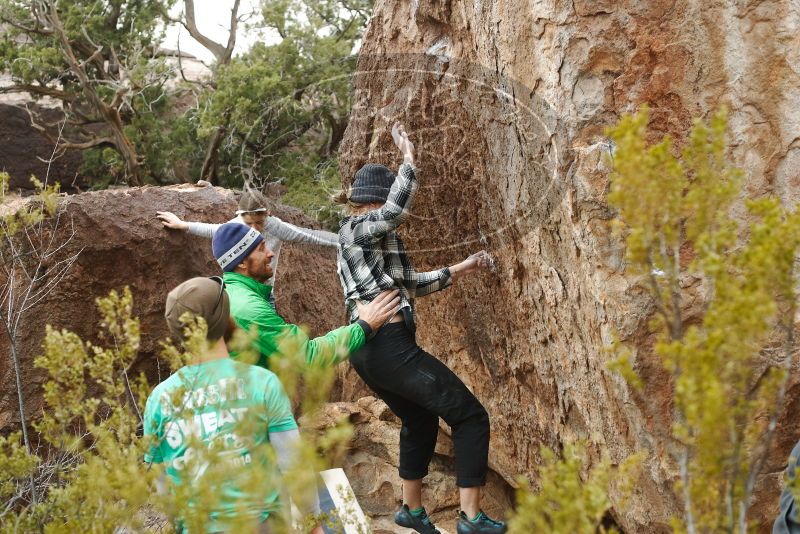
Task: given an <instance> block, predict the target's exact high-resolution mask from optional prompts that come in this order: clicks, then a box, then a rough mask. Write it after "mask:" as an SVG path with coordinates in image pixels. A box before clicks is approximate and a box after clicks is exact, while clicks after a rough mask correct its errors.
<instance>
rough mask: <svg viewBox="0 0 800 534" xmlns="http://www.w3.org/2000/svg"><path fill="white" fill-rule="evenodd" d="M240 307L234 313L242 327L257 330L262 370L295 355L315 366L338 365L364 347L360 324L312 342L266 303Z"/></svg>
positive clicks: (256, 301) (251, 302)
mask: <svg viewBox="0 0 800 534" xmlns="http://www.w3.org/2000/svg"><path fill="white" fill-rule="evenodd" d="M237 307H238V306H237ZM239 308H240V309H239V310H231V311H232V312H233V315H234V319H235V320H236V322H237V324H238V325H239V326H240V327H242V328H243V329H245V330H248V331H253V330H255V333H256V339H255V345H256V348H257V349H258V351H259V352H260V353H261V358H260V359H259V362H258V365H260V366H261V367H268V365H267V361H268V360H269V358H271V357H273V356H280V357H290V356H292V355H298V357H300V358H302V359H303V360H304V361H305V362H306V363H307V364H311V365H323V366H324V365H334V364H336V363H339V362H340V361H342V360H344V359H346V358H348V357H349V356H350V354H351V353H353V352H355V351H357V350H358V349H360V348H361V347H362V346H363V345H364V341H365V337H364V330H363V329H362V328H361V326H359V325H358V324H351V325H349V326H343V327H341V328H337V329H335V330H331V331H330V332H328V333H327V334H325V335H324V336H320V337H317V338H314V339H311V338H309V337H308V334H307V333H306V330H305V329H303V328H301V327H299V326H297V325H293V324H288V323H287V322H286V321H284V320H283V318H282V317H281V316H280V315H278V314H277V313H275V310H274V309H273V308H272V306H270V305H269V304H268V303H267V302H266V301H264V300H261V299H258V298H252V299H247V302H246V303H245V306H241V307H239Z"/></svg>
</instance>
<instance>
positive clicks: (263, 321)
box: [211, 222, 400, 367]
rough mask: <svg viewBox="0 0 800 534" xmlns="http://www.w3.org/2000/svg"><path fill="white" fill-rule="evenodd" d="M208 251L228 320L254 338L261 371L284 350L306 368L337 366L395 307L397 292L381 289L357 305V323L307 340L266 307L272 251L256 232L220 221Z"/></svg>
mask: <svg viewBox="0 0 800 534" xmlns="http://www.w3.org/2000/svg"><path fill="white" fill-rule="evenodd" d="M211 248H212V249H213V252H214V257H215V258H216V259H217V263H218V264H219V266H220V267H221V268H222V270H223V271H224V273H223V278H224V279H225V291H226V292H227V293H228V295H229V296H230V299H231V316H232V317H233V319H234V320H235V321H236V324H237V325H238V326H239V327H240V328H243V329H244V330H247V331H250V330H251V329H252V330H255V332H256V334H257V336H256V339H255V341H254V344H255V348H256V349H257V350H258V352H259V353H260V359H259V361H258V362H256V363H257V364H258V365H259V366H261V367H269V365H268V363H269V358H270V357H272V356H279V357H280V356H281V355H285V354H287V353H289V352H291V353H292V354H299V355H300V356H301V357H302V358H303V360H304V361H305V363H307V364H312V365H332V364H334V363H338V362H340V361H342V360H344V359H345V358H347V357H349V356H350V354H352V353H353V352H355V351H357V350H358V349H360V348H361V347H362V346H363V345H364V342H365V341H366V339H367V337H369V336H370V335H371V334H372V332H374V331H377V330H378V329H379V328H380V327H381V326H382V325H383V324H384V323H385V322H386V321H387V320H389V318H391V317H392V316H393V315H394V314H395V313H396V312H397V311H398V310H399V309H400V297H399V291H398V290H396V289H395V290H390V291H384V292H383V293H381V294H380V295H378V296H377V297H376V298H375V299H374V300H372V301H371V302H370V303H369V304H364V305H361V304H359V315H358V316H359V319H358V320H357V321H356V322H354V323H353V324H350V325H347V326H342V327H340V328H336V329H334V330H331V331H330V332H328V333H327V334H325V335H324V336H320V337H318V338H314V339H312V338H309V337H308V335H306V333H305V332H304V331H303V330H302V329H301V328H300V327H299V326H297V325H293V324H289V323H287V322H286V321H284V320H283V318H282V317H281V316H280V315H278V314H277V313H275V308H273V307H272V305H271V304H270V303H269V296H270V292H271V291H272V286H270V285H268V284H266V282H267V281H269V279H270V278H271V277H272V265H271V262H272V257H273V252H272V251H271V250H270V249H269V247H267V245H266V242H265V241H264V238H263V236H262V235H261V234H260V233H259V232H258V231H257V230H254V229H252V228H250V227H248V226H246V225H244V224H240V223H236V222H230V223H225V224H223V225H222V226H220V227H219V228H217V230H216V232H214V237H213V239H212V241H211ZM308 291H314V288H313V287H310V288H308Z"/></svg>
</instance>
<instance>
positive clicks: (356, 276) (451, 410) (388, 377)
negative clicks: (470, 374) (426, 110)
mask: <svg viewBox="0 0 800 534" xmlns="http://www.w3.org/2000/svg"><path fill="white" fill-rule="evenodd" d="M392 138H393V139H394V142H395V144H396V145H397V147H398V148H399V149H400V151H401V152H402V154H403V164H402V165H401V166H400V169H399V171H398V173H397V175H396V176H395V174H394V173H393V172H392V171H390V170H389V169H388V168H387V167H385V166H383V165H376V164H367V165H364V166H363V167H362V168H361V169H359V171H358V172H357V173H356V177H355V182H354V183H353V185H352V187H351V188H350V190H349V194H348V192H342V193H341V194H340V195H339V196H338V197H337V199H336V200H337V202H340V203H345V204H347V206H348V211H349V213H350V215H349V216H347V217H345V218H344V219H343V220H342V221H341V223H340V229H339V255H338V261H339V267H338V270H339V277H340V280H341V282H342V287H343V289H344V294H345V303H346V306H347V311H348V314H349V318H350V321H351V322H354V321H356V320H358V318H359V308H360V307H361V306H362V305H363V304H362V303H363V302H369V301H371V300H372V299H374V298H376V297H377V296H378V295H379V294H380V293H381V292H382V291H385V290H388V289H399V290H400V297H401V300H400V311H399V312H397V314H395V315H394V316H393V317H392V318H391V319H389V321H388V322H387V323H386V324H385V325H384V326H382V327H381V328H380V329H378V330H377V332H376V333H375V334H374V336H373V337H372V338H371V339H369V340H368V341H367V343H366V344H365V345H364V346H363V347H362V348H361V349H360V350H358V351H357V352H355V353H354V354H353V355H352V356H351V358H350V362H351V363H352V365H353V368H355V370H356V372H357V373H358V374H359V376H361V378H362V379H363V380H364V382H366V384H367V385H368V386H369V387H370V388H371V389H372V390H373V391H374V392H375V394H376V395H378V397H380V398H381V399H383V400H384V401H385V402H386V404H387V405H388V406H389V408H390V409H391V410H392V411H393V412H394V413H395V414H396V415H397V416H398V417H399V418H400V420H401V421H402V429H401V431H400V468H399V472H400V478H401V479H402V481H403V505H402V507H401V508H400V510H398V511H397V513H396V514H395V522H396V523H397V524H398V525H400V526H403V527H408V528H412V529H414V530H416V531H417V532H420V533H422V534H438V532H439V531H438V530H437V529H436V527H435V526H434V524H433V522H432V521H431V519H430V517H428V515H427V513H426V511H425V509H424V507H423V506H422V479H423V478H424V477H425V475H427V474H428V465H429V464H430V462H431V459H432V457H433V452H434V448H435V446H436V437H437V435H438V432H439V418H440V417H441V418H442V419H444V421H445V422H446V423H447V424H448V425H449V426H450V428H451V429H452V432H453V444H454V447H455V456H456V485H457V486H458V487H459V493H460V502H461V512H460V513H459V519H458V526H457V532H458V534H500V533H503V532H506V525H505V523H503V522H500V521H495V520H493V519H491V518H490V517H488V516H487V515H486V514H485V513H484V512H483V511H481V509H480V494H481V488H482V487H483V486H484V485H485V484H486V473H487V469H488V456H489V416H488V414H487V413H486V410H485V409H484V407H483V406H482V405H481V403H480V402H479V401H478V399H476V398H475V396H474V395H473V394H472V392H470V390H469V389H467V387H466V386H465V385H464V383H463V382H462V381H461V380H460V379H459V378H458V377H457V376H456V375H455V373H453V371H451V370H450V369H449V368H448V367H447V366H446V365H444V364H443V363H442V362H440V361H439V360H438V359H436V358H435V357H433V356H431V355H430V354H428V353H427V352H425V351H424V350H423V349H422V348H420V347H419V345H417V343H416V338H415V323H414V299H415V298H416V297H422V296H424V295H429V294H431V293H433V292H435V291H439V290H442V289H444V288H446V287H448V286H450V285H451V284H452V283H453V281H454V280H457V279H459V278H461V277H463V276H465V275H467V274H469V273H474V272H477V271H480V270H483V269H488V268H490V267H491V263H492V262H491V258H490V257H489V255H488V254H487V253H486V252H485V251H481V252H478V253H476V254H473V255H471V256H469V257H468V258H467V259H465V260H464V261H462V262H461V263H458V264H456V265H453V266H451V267H445V268H443V269H439V270H436V271H431V272H417V271H415V270H414V267H413V266H412V264H411V261H410V260H409V258H408V256H407V255H406V252H405V249H404V248H403V242H402V240H401V239H400V236H399V235H397V232H396V231H395V230H396V228H397V227H398V226H399V225H400V224H402V223H403V222H405V221H406V220H407V219H408V217H409V214H410V209H411V205H412V203H413V201H414V194H415V193H416V191H417V185H418V184H417V178H416V170H415V168H414V145H413V144H412V143H411V141H410V140H409V138H408V134H406V132H405V130H404V129H403V127H402V126H401V125H399V124H395V125H394V127H393V128H392Z"/></svg>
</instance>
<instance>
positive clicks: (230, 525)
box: [144, 277, 323, 534]
mask: <svg viewBox="0 0 800 534" xmlns="http://www.w3.org/2000/svg"><path fill="white" fill-rule="evenodd" d="M229 310H230V302H229V299H228V296H227V294H226V292H225V291H224V290H223V284H222V280H221V279H219V278H218V277H215V278H192V279H191V280H188V281H186V282H184V283H182V284H181V285H179V286H178V287H176V288H175V289H173V290H172V291H171V292H170V293H169V295H168V296H167V305H166V312H165V317H166V320H167V324H168V325H169V329H170V331H171V332H172V334H173V335H174V336H175V337H177V338H179V339H181V340H184V338H183V336H184V327H185V324H184V322H183V321H185V320H186V319H187V317H190V316H192V315H193V316H195V317H202V318H203V319H204V320H205V322H206V324H207V325H208V333H207V341H208V344H207V347H208V348H207V350H205V351H200V352H199V353H198V354H195V355H193V357H192V360H191V361H190V362H189V364H188V365H185V366H184V367H182V368H180V369H179V370H178V371H176V372H175V373H174V374H173V375H172V376H171V377H169V378H168V379H167V380H165V381H164V382H162V383H161V384H159V385H158V386H156V388H155V389H154V390H153V392H152V393H151V394H150V396H149V397H148V399H147V405H146V407H145V413H144V434H145V436H152V439H153V440H154V443H153V445H152V447H151V448H150V450H149V452H148V453H147V454H146V455H145V460H146V461H147V462H153V463H164V464H166V474H167V475H168V476H169V478H170V479H171V481H172V483H173V484H174V485H175V486H176V487H185V486H184V485H189V489H190V491H189V492H188V494H189V495H190V496H193V497H190V501H189V502H190V507H193V505H194V503H196V502H200V501H201V500H202V497H201V494H202V493H203V492H204V491H205V493H206V494H209V492H208V490H209V487H208V484H209V483H210V484H212V486H213V487H212V488H210V489H211V492H210V494H212V495H214V500H215V501H216V502H215V503H214V504H212V505H211V506H210V513H209V515H208V517H205V518H203V521H202V523H203V525H204V531H205V532H234V531H235V532H255V531H258V532H262V533H263V532H269V526H268V523H269V521H270V520H269V518H270V514H272V513H273V512H276V511H277V510H278V509H279V507H280V503H279V492H278V491H277V489H275V488H274V485H272V487H271V488H270V489H269V490H263V489H261V488H264V487H265V485H264V484H259V483H258V482H253V481H255V480H259V479H257V478H254V477H253V470H259V472H258V474H259V475H261V474H263V473H269V472H270V470H272V469H274V466H271V465H270V462H269V460H268V458H269V451H268V450H267V449H268V448H269V447H272V448H273V449H274V452H275V458H276V459H277V463H278V466H277V468H278V469H279V470H280V471H284V472H285V470H286V469H287V468H288V467H289V466H290V465H291V463H292V459H293V453H294V452H295V451H296V450H297V446H298V442H299V439H300V435H299V433H298V431H297V423H296V422H295V419H294V417H293V416H292V412H291V406H290V403H289V399H288V397H287V396H286V393H285V392H284V390H283V387H282V386H281V383H280V381H279V380H278V378H277V377H276V376H275V375H274V374H273V373H272V372H270V371H268V370H266V369H262V368H260V367H256V366H252V365H248V364H245V363H240V362H236V361H233V360H231V359H230V358H229V356H228V350H227V347H226V344H225V340H224V334H225V332H226V329H227V327H228V323H229ZM187 312H188V313H187ZM214 470H216V471H217V472H221V473H223V474H224V476H220V477H217V478H216V479H215V478H211V477H209V476H205V477H204V475H208V473H211V472H213V471H214ZM209 478H210V481H209ZM309 479H310V480H313V476H312V477H310V478H309ZM215 480H216V482H215ZM193 485H194V486H197V487H193ZM266 487H270V485H269V484H267V485H266ZM195 490H196V491H195ZM292 497H293V498H294V500H295V502H296V504H298V505H299V506H301V511H304V512H306V513H318V511H319V503H318V500H317V496H316V490H315V488H308V490H307V492H305V494H300V495H292ZM302 508H305V509H304V510H303V509H302ZM178 519H179V520H180V518H178ZM184 519H185V518H184ZM183 523H184V525H182V526H181V529H182V530H184V531H186V526H185V524H186V523H187V521H183ZM311 532H312V534H322V532H323V531H322V528H321V527H320V526H317V527H315V528H314V529H313V530H312V531H311Z"/></svg>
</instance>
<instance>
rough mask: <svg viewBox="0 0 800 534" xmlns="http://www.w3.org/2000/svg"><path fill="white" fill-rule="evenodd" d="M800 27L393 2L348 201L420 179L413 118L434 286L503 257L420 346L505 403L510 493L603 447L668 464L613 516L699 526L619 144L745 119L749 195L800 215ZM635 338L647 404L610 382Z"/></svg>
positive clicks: (461, 289)
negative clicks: (616, 173) (574, 452)
mask: <svg viewBox="0 0 800 534" xmlns="http://www.w3.org/2000/svg"><path fill="white" fill-rule="evenodd" d="M797 24H798V12H797V7H796V4H794V3H793V2H792V1H791V0H773V1H768V2H761V3H741V2H740V3H735V2H711V3H709V2H701V1H699V0H658V1H649V2H611V1H605V0H603V1H593V2H589V1H584V0H581V1H575V2H567V1H558V0H556V1H554V2H526V1H521V0H497V1H493V2H454V1H452V0H419V1H414V2H405V1H400V0H385V1H383V2H378V3H376V7H375V13H374V15H373V17H372V19H371V22H370V25H369V27H368V29H367V32H366V34H365V36H364V40H363V44H362V47H361V49H360V56H359V63H358V69H357V72H356V74H355V76H354V79H353V84H354V87H355V94H354V97H353V103H354V104H353V112H352V116H351V119H350V123H349V126H348V129H347V131H346V135H345V138H344V140H343V143H342V150H341V153H342V158H341V162H342V165H341V169H342V172H343V175H344V177H345V185H346V184H347V183H348V182H349V180H350V177H352V175H353V174H354V172H355V170H356V169H357V168H358V167H359V166H360V165H361V164H363V163H364V162H366V161H373V162H380V163H384V164H387V165H397V164H399V162H400V155H399V154H398V152H397V150H396V149H395V148H394V146H393V145H392V142H391V136H390V134H389V130H390V127H391V124H392V122H393V121H395V120H401V121H403V122H404V123H405V125H406V129H407V131H408V132H409V133H410V136H411V139H412V141H413V142H414V143H415V145H416V150H417V161H416V163H417V166H418V168H419V180H420V184H421V185H420V192H419V194H418V196H417V200H416V203H415V205H414V210H413V216H412V218H411V219H410V221H409V222H408V223H407V224H405V225H404V227H403V228H402V230H401V232H402V234H403V236H404V238H405V240H406V245H407V248H408V250H409V251H410V254H411V257H412V258H413V259H414V261H415V264H416V267H417V268H418V270H427V269H433V268H438V267H441V266H444V265H452V264H453V263H456V262H457V261H460V260H461V259H463V258H464V257H465V256H466V255H467V254H468V253H470V252H474V251H476V250H478V249H481V248H486V249H488V250H489V251H490V252H491V253H492V254H493V256H494V258H495V262H496V270H495V272H494V273H492V274H485V275H481V276H477V277H474V278H471V279H468V280H463V281H457V282H456V284H455V285H454V287H453V288H451V289H448V290H446V291H444V292H442V293H438V294H434V295H432V296H429V297H426V298H425V299H421V300H420V301H419V302H418V319H419V321H418V323H419V328H418V332H417V336H418V340H419V342H420V344H421V345H422V346H423V347H425V348H426V349H427V350H428V351H429V352H431V353H432V354H435V355H437V356H439V357H441V358H442V360H444V361H445V362H446V363H447V364H448V365H449V366H450V367H451V368H453V369H454V370H455V371H456V372H457V374H458V375H459V376H460V377H461V378H462V379H463V380H464V381H465V383H466V384H467V385H468V386H469V387H471V388H472V389H473V390H474V392H475V394H476V395H477V397H478V398H479V399H481V400H482V401H483V402H484V404H485V405H486V407H487V409H488V411H489V414H490V417H491V421H492V449H491V459H492V460H491V461H492V465H493V467H494V469H495V470H496V472H497V473H498V474H500V475H501V476H503V477H504V478H505V479H506V480H507V481H509V482H511V481H513V480H514V478H515V477H516V476H517V475H519V474H527V475H532V474H533V473H534V472H535V468H536V466H537V465H538V464H539V462H540V460H541V458H540V455H539V447H540V446H541V445H546V446H549V447H553V448H556V449H558V448H559V446H560V445H561V444H562V443H564V442H567V441H572V440H578V439H583V440H587V441H588V442H589V443H590V451H591V452H592V454H594V455H595V456H599V453H600V450H601V449H603V450H607V451H608V452H609V453H610V455H611V457H612V459H613V460H614V461H622V459H624V458H625V457H627V456H628V455H630V454H631V453H634V452H637V451H649V452H650V456H649V460H648V462H647V465H646V468H645V469H644V470H643V473H642V476H641V479H640V480H639V483H638V484H637V486H636V492H635V496H634V498H633V499H631V501H630V502H629V504H628V505H626V506H624V507H623V506H622V505H621V503H620V502H619V501H618V498H617V496H616V495H612V501H613V502H614V509H613V510H612V516H613V519H614V521H616V522H617V523H618V524H619V525H620V526H621V527H622V528H623V529H624V530H625V531H626V532H631V533H633V532H642V533H648V534H649V533H658V532H666V531H668V530H669V526H668V524H669V519H670V517H672V516H673V515H675V514H679V513H680V505H679V501H678V499H677V498H676V495H675V493H674V490H673V482H674V480H675V479H676V477H677V469H676V466H675V465H674V463H673V462H672V461H671V460H670V456H669V455H668V454H667V453H666V452H665V440H664V438H665V436H666V435H667V434H668V433H669V428H670V425H671V423H672V410H671V387H670V383H669V377H668V375H667V374H666V373H664V372H663V371H662V367H661V365H660V362H659V361H658V359H657V358H656V356H654V354H653V351H652V344H653V335H652V333H651V332H650V331H649V329H648V322H649V319H650V318H651V316H652V313H653V306H652V302H651V300H650V298H649V297H648V295H647V293H646V291H644V290H642V288H641V285H640V284H639V283H638V282H639V281H638V280H636V279H634V278H633V277H632V276H631V275H630V274H629V273H628V272H626V269H625V263H624V248H623V244H622V243H621V242H620V241H619V240H618V239H616V238H614V237H613V235H612V233H611V225H610V219H611V217H612V213H611V211H610V210H609V208H608V206H607V204H606V200H605V196H606V193H607V190H608V168H607V167H606V166H605V165H604V159H603V156H604V155H612V150H611V149H612V147H611V145H610V144H609V142H608V140H607V139H606V138H605V136H604V128H606V127H608V126H610V125H612V124H614V123H616V122H617V121H618V120H619V118H620V117H621V116H622V114H623V113H626V112H632V111H635V110H636V109H637V108H638V107H639V106H641V105H642V104H648V105H649V106H650V108H651V121H650V124H649V129H650V131H651V132H652V136H653V138H654V139H655V138H657V137H660V136H662V135H664V134H670V135H672V136H673V137H674V138H675V139H676V141H677V142H678V143H680V142H681V141H682V139H683V138H684V136H685V134H686V133H687V132H688V130H689V128H690V126H691V122H692V118H693V117H698V116H699V117H708V116H709V115H710V114H711V113H712V112H713V111H715V110H716V109H717V108H719V107H720V106H723V105H725V106H727V107H728V108H729V112H730V129H731V135H730V139H731V152H730V156H731V158H732V160H733V161H734V163H735V164H736V165H738V166H740V167H742V168H744V169H745V171H746V182H745V191H746V195H747V196H752V197H758V196H760V195H764V194H766V193H776V194H778V195H779V196H780V198H781V199H783V201H784V202H785V203H786V205H788V206H794V205H796V203H797V201H798V199H799V198H800V188H798V183H800V138H798V132H800V113H798V107H797V101H798V97H799V96H800V77H798V76H797V72H798V68H800V53H799V52H798V50H800V33H798V32H797V31H796V29H797ZM735 210H736V213H737V214H739V215H740V216H742V217H743V216H744V215H743V213H744V211H743V208H742V205H741V204H739V205H737V206H736V208H735ZM694 289H695V285H694V284H690V285H689V287H688V288H687V291H690V292H691V291H694ZM702 305H703V302H702V299H701V298H699V299H695V300H694V301H693V302H691V304H690V306H689V308H687V310H686V316H687V318H688V319H689V320H696V318H697V314H698V313H699V312H700V311H701V310H702ZM614 336H617V337H618V338H620V339H622V340H623V341H625V342H627V343H628V344H629V345H630V346H631V347H632V348H633V350H634V354H635V367H636V369H637V370H638V371H639V372H640V374H641V375H642V377H643V378H644V383H645V390H644V392H643V393H642V394H638V393H636V392H635V391H633V390H632V389H630V388H629V387H628V386H627V385H626V384H625V383H624V381H623V380H622V379H621V378H620V377H619V376H617V375H615V374H613V373H611V372H609V371H608V370H607V368H606V363H607V362H608V360H609V359H610V358H611V357H612V355H611V354H609V353H608V352H607V351H605V350H604V348H605V347H606V346H607V345H608V344H609V342H610V341H611V340H612V338H613V337H614ZM796 371H797V369H795V370H794V372H793V373H792V381H791V383H790V388H789V392H788V396H787V399H786V403H785V406H784V407H783V409H784V413H783V416H782V418H781V424H780V428H779V432H778V436H777V439H776V440H775V441H774V446H773V450H772V451H771V453H770V456H769V461H768V462H767V465H766V466H765V468H764V473H763V475H762V476H761V478H760V480H759V482H758V484H757V497H756V501H755V503H754V507H753V508H752V510H751V519H752V520H753V521H754V522H755V523H756V524H757V525H759V526H760V528H761V529H768V528H769V525H770V523H771V521H772V518H773V517H774V514H775V513H776V512H777V498H778V492H779V485H780V478H781V477H780V471H781V469H782V467H783V466H784V465H785V461H786V457H787V455H788V453H789V451H790V450H791V447H792V445H793V444H794V443H795V442H796V441H797V439H798V436H800V428H798V426H797V425H796V424H795V423H794V421H793V418H792V417H790V414H793V413H794V410H793V407H795V406H796V405H797V403H798V402H800V386H798V381H797V376H798V374H797V372H796ZM351 383H355V382H354V381H353V382H351ZM360 394H361V392H360V391H353V392H352V395H353V396H352V397H349V399H351V400H355V398H356V397H357V396H358V395H360Z"/></svg>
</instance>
